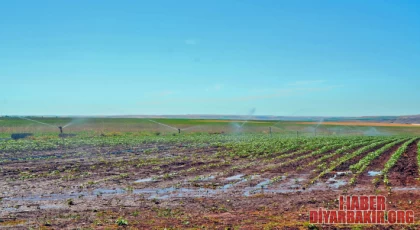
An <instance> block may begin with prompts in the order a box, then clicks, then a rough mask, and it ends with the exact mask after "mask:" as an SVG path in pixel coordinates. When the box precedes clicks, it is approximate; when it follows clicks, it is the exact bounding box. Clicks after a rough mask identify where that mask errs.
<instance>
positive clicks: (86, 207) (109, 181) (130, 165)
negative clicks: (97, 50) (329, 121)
mask: <svg viewBox="0 0 420 230" xmlns="http://www.w3.org/2000/svg"><path fill="white" fill-rule="evenodd" d="M397 147H398V146H396V147H394V148H392V149H391V150H389V152H387V153H385V154H384V155H386V157H385V158H386V159H385V160H384V159H379V158H378V159H377V160H378V162H376V163H377V164H379V166H378V167H382V166H383V163H384V162H385V161H386V160H387V159H388V158H389V156H390V154H391V153H392V152H393V151H395V149H396V148H397ZM148 148H154V149H155V151H153V152H152V153H150V152H147V151H144V150H141V149H148ZM415 148H416V146H415V145H411V146H409V149H408V151H407V156H405V157H404V158H403V157H402V158H401V162H398V164H397V165H396V167H395V171H392V173H393V174H396V173H397V172H401V173H402V175H404V176H406V177H407V178H411V179H408V180H405V181H404V183H405V185H409V187H407V186H404V185H403V184H401V186H399V185H396V187H395V188H394V192H393V193H392V194H390V195H388V193H387V191H386V190H385V189H383V190H378V191H377V193H378V194H382V195H386V196H387V198H388V201H390V202H391V203H389V209H391V208H393V209H407V210H408V209H411V210H414V211H415V216H416V222H417V223H418V222H419V217H420V187H418V186H417V185H416V184H411V183H410V181H412V178H413V177H414V176H415V175H417V174H413V172H414V171H416V172H418V171H417V170H418V168H417V165H416V164H415V165H412V164H411V163H410V162H415V163H416V162H417V161H416V160H414V159H415V157H416V155H415ZM128 150H130V148H126V147H113V148H98V149H94V148H91V149H84V151H79V150H77V151H76V150H67V151H68V152H56V151H45V152H42V151H41V152H37V155H40V156H42V155H54V154H55V155H60V154H61V155H66V158H65V159H57V158H51V159H49V158H45V159H41V160H40V159H31V160H25V159H22V158H20V159H19V160H13V161H9V162H3V163H1V164H0V169H1V171H0V173H1V174H0V175H1V180H0V229H2V228H9V229H28V228H30V227H32V228H41V229H82V228H84V229H116V228H118V227H120V228H124V226H123V225H124V223H125V221H127V223H128V226H127V228H132V229H163V228H168V229H169V228H173V229H198V228H205V229H226V228H232V229H234V228H237V229H308V227H309V223H308V221H309V216H308V214H309V210H311V209H317V208H320V207H322V208H338V203H337V201H336V199H337V198H338V196H339V195H343V194H353V195H357V194H359V195H366V194H370V192H371V187H372V185H371V184H370V183H369V184H360V185H357V186H356V187H350V188H345V189H344V187H341V184H340V183H327V182H318V183H317V184H315V185H313V186H310V187H308V188H305V187H304V186H303V185H304V184H306V183H307V182H308V181H309V180H310V179H311V175H312V173H311V172H312V170H313V169H314V168H315V167H316V165H313V166H310V167H302V168H301V169H299V170H297V168H298V167H299V166H304V165H305V164H308V163H309V162H311V161H313V160H315V159H317V158H318V157H321V156H316V157H310V158H308V159H305V160H302V161H299V162H298V163H296V164H293V165H289V166H286V167H284V168H283V169H281V172H280V173H279V172H277V171H269V172H264V173H261V170H260V169H261V167H262V165H257V166H256V167H250V168H246V169H244V170H238V171H235V172H230V173H226V170H227V169H229V168H231V167H234V166H241V165H243V164H247V163H250V162H252V161H253V160H249V159H246V158H245V159H244V158H235V157H233V158H232V157H229V156H225V155H220V154H219V153H220V152H223V149H221V148H214V147H209V146H208V147H202V148H188V147H182V148H180V147H179V146H171V145H166V146H161V147H160V148H157V149H156V148H155V147H154V146H147V145H145V146H137V147H136V148H135V149H133V148H132V149H131V150H130V151H128ZM76 152H78V153H79V154H69V153H76ZM80 152H82V153H80ZM111 152H112V153H114V152H118V154H110V153H111ZM325 154H328V153H325ZM5 155H6V154H3V155H2V154H0V157H4V156H5ZM362 155H363V154H362ZM7 157H16V154H15V153H8V154H7ZM337 157H338V156H334V157H332V158H330V159H328V160H327V161H332V160H334V159H337ZM381 157H383V156H381ZM17 158H19V157H17ZM223 162H228V163H226V164H221V163H223ZM403 166H404V167H403ZM393 170H394V169H393ZM176 172H182V173H180V174H174V175H172V174H171V173H176ZM285 172H286V174H285ZM393 174H392V175H393ZM274 177H279V178H280V179H279V180H278V181H277V182H276V183H272V184H270V183H269V181H270V179H272V178H274ZM398 178H402V177H401V176H400V177H395V178H394V177H392V178H391V179H392V180H394V179H398ZM344 182H345V181H344ZM394 183H396V182H394ZM304 188H305V189H304ZM118 220H120V221H118ZM118 223H120V225H122V226H118ZM318 227H319V228H327V229H328V228H329V229H334V228H336V227H337V228H338V227H340V229H351V228H352V227H351V226H318ZM403 227H404V226H398V225H396V226H394V229H402V228H403ZM369 228H370V229H378V228H384V227H383V226H382V227H381V226H368V229H369ZM384 229H385V228H384Z"/></svg>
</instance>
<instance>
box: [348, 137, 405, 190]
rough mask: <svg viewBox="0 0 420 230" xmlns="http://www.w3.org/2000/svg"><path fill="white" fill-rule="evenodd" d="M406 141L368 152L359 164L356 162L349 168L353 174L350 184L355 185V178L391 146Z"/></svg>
mask: <svg viewBox="0 0 420 230" xmlns="http://www.w3.org/2000/svg"><path fill="white" fill-rule="evenodd" d="M405 140H406V139H403V140H397V141H395V142H391V143H389V144H386V145H385V146H383V147H382V148H380V149H378V150H376V151H374V152H370V153H369V154H367V155H366V156H365V157H363V158H362V159H361V160H360V161H359V162H357V163H356V164H353V165H351V166H350V170H351V171H352V172H353V177H352V178H351V179H350V184H355V183H356V178H357V177H358V176H359V175H360V174H361V173H363V172H364V171H365V169H366V168H367V167H368V166H369V165H370V163H371V162H372V161H373V160H374V159H376V158H377V157H379V156H380V155H381V154H382V153H384V152H385V151H387V150H388V149H390V148H392V147H393V146H395V145H396V144H399V143H401V142H403V141H405Z"/></svg>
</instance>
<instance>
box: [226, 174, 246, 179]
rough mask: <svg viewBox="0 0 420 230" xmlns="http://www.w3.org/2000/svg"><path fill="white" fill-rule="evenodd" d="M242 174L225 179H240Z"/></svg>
mask: <svg viewBox="0 0 420 230" xmlns="http://www.w3.org/2000/svg"><path fill="white" fill-rule="evenodd" d="M243 176H244V175H243V174H238V175H235V176H231V177H227V178H226V179H225V180H240V179H241V178H242V177H243Z"/></svg>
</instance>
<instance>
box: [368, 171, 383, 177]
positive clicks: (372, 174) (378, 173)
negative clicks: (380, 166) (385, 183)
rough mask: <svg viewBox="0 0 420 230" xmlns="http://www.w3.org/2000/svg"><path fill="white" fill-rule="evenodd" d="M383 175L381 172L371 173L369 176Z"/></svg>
mask: <svg viewBox="0 0 420 230" xmlns="http://www.w3.org/2000/svg"><path fill="white" fill-rule="evenodd" d="M380 174H381V171H369V172H368V176H378V175H380Z"/></svg>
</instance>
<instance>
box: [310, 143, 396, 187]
mask: <svg viewBox="0 0 420 230" xmlns="http://www.w3.org/2000/svg"><path fill="white" fill-rule="evenodd" d="M387 142H389V140H385V141H382V142H376V143H372V144H370V145H367V146H365V147H362V148H360V149H358V150H356V151H354V152H353V153H350V154H344V156H342V157H340V158H338V159H337V160H335V161H333V162H331V164H330V166H329V167H328V168H327V169H325V170H324V171H322V172H321V173H320V174H318V176H316V177H315V178H314V179H312V180H311V182H310V183H311V184H313V183H315V181H317V180H318V179H319V178H321V177H323V176H324V175H325V174H327V173H330V172H332V171H333V170H334V169H335V168H337V167H338V166H339V165H341V164H343V163H344V162H346V161H348V160H350V159H352V158H353V157H356V156H359V155H360V154H362V153H364V152H366V151H369V150H371V149H373V148H376V147H377V146H380V145H382V144H384V143H387Z"/></svg>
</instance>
